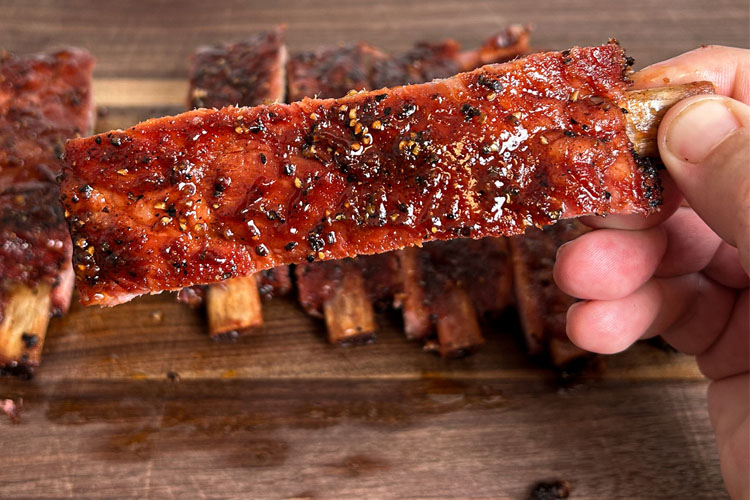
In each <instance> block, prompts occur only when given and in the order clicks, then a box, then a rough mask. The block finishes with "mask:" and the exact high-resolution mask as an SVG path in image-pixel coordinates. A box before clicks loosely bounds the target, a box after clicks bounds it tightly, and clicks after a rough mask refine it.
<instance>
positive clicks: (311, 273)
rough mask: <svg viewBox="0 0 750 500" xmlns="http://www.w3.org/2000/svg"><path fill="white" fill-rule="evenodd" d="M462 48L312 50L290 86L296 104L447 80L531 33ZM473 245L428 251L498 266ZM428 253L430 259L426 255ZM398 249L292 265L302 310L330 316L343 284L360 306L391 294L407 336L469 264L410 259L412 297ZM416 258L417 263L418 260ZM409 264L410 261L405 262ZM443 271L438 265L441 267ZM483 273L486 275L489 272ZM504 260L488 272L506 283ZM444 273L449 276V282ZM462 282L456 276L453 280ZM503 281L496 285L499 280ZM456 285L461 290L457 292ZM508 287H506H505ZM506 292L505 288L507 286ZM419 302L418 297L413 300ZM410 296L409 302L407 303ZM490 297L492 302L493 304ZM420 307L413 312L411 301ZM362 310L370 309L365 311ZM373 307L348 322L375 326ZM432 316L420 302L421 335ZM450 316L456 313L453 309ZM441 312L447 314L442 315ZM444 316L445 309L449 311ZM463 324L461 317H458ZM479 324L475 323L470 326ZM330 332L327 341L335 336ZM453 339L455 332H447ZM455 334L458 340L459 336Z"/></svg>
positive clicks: (297, 62)
mask: <svg viewBox="0 0 750 500" xmlns="http://www.w3.org/2000/svg"><path fill="white" fill-rule="evenodd" d="M459 49H460V47H459V44H458V43H457V42H455V41H454V40H446V41H443V42H438V43H420V44H418V45H417V46H416V47H415V48H414V49H412V50H410V51H408V52H407V53H405V54H403V55H401V56H396V57H391V56H386V55H384V54H383V53H381V52H379V51H378V50H377V49H375V48H373V47H370V46H368V45H365V44H358V45H354V46H345V47H339V48H336V49H324V50H320V51H317V52H314V53H308V54H300V55H297V56H294V57H292V58H291V60H290V67H291V68H292V69H291V70H290V71H289V88H290V91H292V92H294V94H293V99H295V100H297V99H301V98H303V97H306V96H305V95H303V92H306V93H307V96H312V95H315V96H318V97H336V96H338V95H343V94H344V93H345V92H346V91H348V90H349V89H351V88H355V89H373V88H379V87H383V86H393V85H403V84H407V83H421V82H423V81H426V80H431V79H434V78H441V77H446V76H449V75H451V74H454V73H456V72H458V71H460V70H462V69H474V67H476V66H479V65H480V62H485V63H489V62H500V61H504V60H507V59H510V58H512V57H515V56H518V55H519V54H522V53H525V52H526V51H527V50H528V30H527V29H525V28H523V27H520V26H511V27H509V28H507V29H506V30H504V31H503V32H501V33H499V34H497V35H495V36H493V37H491V38H490V39H489V40H487V41H486V42H485V44H484V45H483V46H482V47H481V48H480V49H478V50H472V51H464V52H461V51H460V50H459ZM471 243H472V241H471V240H469V241H466V240H461V241H451V242H446V243H441V242H434V243H431V244H430V246H431V247H432V250H433V252H432V253H436V252H437V253H439V249H441V248H443V245H446V246H445V250H446V254H447V253H448V252H450V253H451V254H454V255H461V253H462V250H463V249H462V248H461V247H463V246H464V245H469V246H470V247H471V248H470V249H468V250H469V253H471V254H472V257H471V260H472V261H473V262H477V263H479V262H482V264H481V265H488V264H489V265H496V264H499V263H498V262H494V261H493V262H490V261H488V258H491V257H489V256H488V255H484V254H482V253H481V252H478V251H477V250H478V249H479V248H478V247H477V245H471ZM486 248H488V245H484V246H481V249H486ZM430 255H431V254H430ZM400 257H403V256H400V255H399V252H386V253H384V254H376V255H363V256H360V257H357V258H355V259H344V260H341V261H324V262H313V263H303V264H299V265H298V266H297V267H296V270H295V274H296V277H297V287H298V290H299V297H300V303H301V304H302V306H303V307H304V308H305V310H306V311H307V312H308V313H309V314H312V315H316V316H320V315H322V314H323V311H324V310H326V311H327V312H329V313H330V312H331V311H335V310H334V309H332V308H330V307H329V308H327V309H326V308H325V307H324V305H325V303H326V302H327V301H329V300H333V297H335V296H336V294H337V292H338V290H340V289H341V288H343V287H344V286H348V290H347V293H348V294H349V295H353V294H357V293H360V294H362V295H363V299H360V300H359V301H358V303H364V301H369V302H370V303H372V302H375V303H377V304H379V305H387V304H390V303H392V302H393V299H394V298H395V297H398V299H397V300H396V303H397V305H403V304H405V305H406V306H405V307H403V309H404V313H405V324H406V330H407V334H409V331H410V330H411V329H410V326H412V323H411V322H410V319H412V320H413V319H414V318H415V316H417V315H418V311H420V310H423V309H422V303H423V302H424V301H425V300H427V295H430V298H431V297H433V296H436V295H440V294H441V293H445V294H446V295H449V294H450V290H449V289H452V288H455V287H454V283H453V282H452V281H451V278H453V277H454V275H455V276H458V275H461V276H464V275H465V274H466V273H462V272H460V271H458V269H464V270H466V269H468V268H470V267H474V266H472V264H468V265H466V264H467V262H468V261H469V259H466V260H463V259H460V258H456V259H449V260H450V265H451V266H453V268H452V269H446V270H445V272H442V269H436V268H435V267H429V268H423V267H422V266H419V264H420V262H415V263H416V264H417V265H418V267H419V269H418V270H417V271H418V272H419V275H420V277H419V280H417V281H416V282H413V283H411V282H409V283H406V285H408V286H409V287H410V290H411V293H410V294H405V293H403V286H404V283H403V281H404V280H407V281H408V280H409V279H410V278H411V277H412V274H409V275H404V274H403V273H402V269H401V261H400ZM420 261H421V259H420ZM406 264H407V265H408V262H406ZM439 267H440V266H438V268H439ZM484 271H485V272H484V273H483V274H484V275H486V274H488V273H487V272H486V269H485V270H484ZM508 271H509V267H508V266H507V259H506V260H505V261H503V262H502V267H501V268H491V270H490V271H489V274H492V275H493V276H498V275H500V276H503V277H504V278H505V280H504V281H505V282H507V281H508V278H509V277H510V273H509V272H508ZM435 273H439V274H440V276H441V277H443V279H440V280H438V279H432V277H433V276H432V275H434V274H435ZM349 274H352V275H353V274H357V275H362V277H363V279H347V275H349ZM448 274H449V275H450V276H451V278H449V277H448ZM456 279H459V278H456ZM504 281H503V280H502V279H500V280H499V281H498V283H500V282H504ZM359 282H361V283H363V286H362V288H361V290H360V289H357V288H355V287H354V285H355V284H356V283H359ZM428 283H429V286H433V287H434V286H439V287H440V289H439V290H435V289H432V290H431V291H430V292H429V293H427V292H426V291H425V290H423V288H425V287H426V286H428ZM460 286H461V285H458V287H459V288H460ZM508 286H509V284H508ZM506 288H508V287H506ZM486 290H487V292H488V293H487V294H486V297H489V296H490V294H491V291H492V290H494V287H490V288H489V289H486ZM506 295H507V293H500V294H499V295H498V297H500V298H499V299H498V300H500V301H504V300H505V299H506ZM417 297H419V298H417ZM412 299H414V300H412ZM491 300H492V299H491ZM417 303H419V304H420V307H418V308H416V309H415V306H416V304H417ZM479 308H480V309H485V308H486V304H480V305H479ZM365 309H367V310H368V311H365ZM371 309H372V308H371V307H365V306H362V307H361V308H359V309H358V310H355V312H359V313H360V317H361V318H360V320H359V321H357V320H356V318H349V322H350V323H352V322H353V323H367V324H370V325H373V326H374V321H369V319H370V317H371V316H372V314H371V313H370V312H369V311H371ZM431 310H432V312H430V311H429V310H427V304H424V311H425V313H424V315H423V317H421V316H420V317H419V319H420V320H423V321H422V323H421V324H422V325H423V326H424V328H423V330H422V331H421V335H419V336H420V337H423V336H426V335H428V334H430V333H432V332H433V330H434V328H435V326H436V323H437V317H438V315H437V310H436V309H435V307H431ZM451 310H452V311H455V310H456V308H451ZM443 312H446V311H443ZM446 313H447V314H449V312H446ZM462 319H463V318H462ZM345 321H347V319H345V318H326V322H327V324H328V323H331V322H334V323H336V322H345ZM474 323H476V321H474ZM458 330H460V332H465V331H467V329H466V328H460V329H458ZM330 333H331V332H330V331H329V338H331V337H332V335H331V334H330ZM353 333H354V334H356V338H357V339H361V338H363V337H364V336H366V335H368V334H369V335H372V334H374V330H373V331H365V329H364V328H360V329H359V331H353ZM444 334H446V335H448V336H450V335H451V334H453V332H447V331H446V332H444ZM460 335H461V334H460V333H458V334H457V335H456V336H457V337H459V336H460ZM476 337H479V338H481V334H479V331H478V328H477V334H476V335H473V336H471V338H472V339H474V338H476ZM456 340H457V341H456V342H453V341H451V342H450V343H451V344H452V345H458V344H461V347H460V350H461V351H462V352H463V351H466V350H468V349H469V346H467V345H465V342H463V341H461V340H459V339H456Z"/></svg>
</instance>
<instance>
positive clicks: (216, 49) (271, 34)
mask: <svg viewBox="0 0 750 500" xmlns="http://www.w3.org/2000/svg"><path fill="white" fill-rule="evenodd" d="M286 59H287V52H286V46H285V45H284V29H283V28H280V27H279V28H276V29H273V30H271V31H267V32H264V33H261V34H259V35H256V36H255V37H253V38H249V39H247V40H245V41H242V42H237V43H231V44H223V45H216V46H211V47H201V48H200V49H198V50H196V52H195V54H193V56H192V58H191V67H190V95H189V103H188V106H189V107H190V108H222V107H224V106H231V105H235V106H256V105H258V104H264V103H268V102H282V101H284V94H285V88H286Z"/></svg>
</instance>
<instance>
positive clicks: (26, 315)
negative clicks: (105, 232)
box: [0, 49, 94, 376]
mask: <svg viewBox="0 0 750 500" xmlns="http://www.w3.org/2000/svg"><path fill="white" fill-rule="evenodd" d="M92 67H93V59H92V58H91V56H89V54H88V53H86V52H84V51H82V50H78V49H67V50H61V51H59V52H55V53H51V54H38V55H33V56H14V55H11V54H8V53H1V54H0V278H1V280H0V373H10V374H16V375H20V376H30V375H31V373H32V371H33V368H34V367H36V366H38V364H39V361H40V359H41V352H42V347H43V344H44V339H45V335H46V331H47V324H48V322H49V318H50V315H60V314H63V313H64V312H65V311H67V309H68V306H69V305H70V298H71V292H72V290H73V269H72V267H71V255H72V244H71V240H70V234H69V233H68V229H67V225H66V223H65V219H64V216H63V209H62V207H61V206H60V205H59V203H58V198H59V196H60V193H59V189H58V186H57V184H56V181H55V177H56V176H57V175H58V174H59V173H60V170H61V168H62V162H61V161H60V157H61V155H62V152H63V147H64V142H65V140H66V139H69V138H73V137H76V136H78V135H80V134H88V133H90V131H91V126H92V123H93V114H94V106H93V102H92V97H91V72H92Z"/></svg>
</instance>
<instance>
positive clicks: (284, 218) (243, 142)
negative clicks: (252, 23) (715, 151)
mask: <svg viewBox="0 0 750 500" xmlns="http://www.w3.org/2000/svg"><path fill="white" fill-rule="evenodd" d="M627 70H628V60H627V59H626V57H625V54H624V52H623V51H622V49H621V48H620V47H619V45H617V44H616V43H609V44H606V45H603V46H600V47H590V48H573V49H571V50H569V51H564V52H549V53H540V54H534V55H531V56H528V57H526V58H524V59H519V60H515V61H512V62H509V63H505V64H499V65H488V66H485V67H483V68H480V69H478V70H475V71H472V72H468V73H463V74H460V75H457V76H455V77H452V78H449V79H446V80H440V81H434V82H431V83H427V84H421V85H412V86H406V87H397V88H392V89H383V90H378V91H372V92H361V93H357V94H353V95H349V96H347V97H344V98H341V99H326V100H320V99H305V100H303V101H301V102H298V103H294V104H291V105H281V104H276V105H270V106H259V107H256V108H232V107H229V108H224V109H221V110H196V111H192V112H188V113H184V114H182V115H179V116H176V117H166V118H161V119H155V120H149V121H146V122H144V123H142V124H140V125H137V126H135V127H132V128H130V129H128V130H127V131H113V132H109V133H107V134H101V135H98V136H96V137H90V138H86V139H76V140H72V141H69V142H68V143H67V145H66V168H65V175H64V178H63V181H62V201H63V204H64V206H65V208H66V209H67V210H68V211H69V214H70V215H69V218H68V222H69V225H70V228H71V233H72V234H73V236H74V239H76V240H79V239H80V240H82V241H84V242H85V246H86V247H89V246H91V247H93V248H94V250H93V254H91V253H90V251H84V249H83V248H78V247H77V248H76V249H74V257H73V258H74V264H75V267H76V274H77V279H78V285H79V290H80V291H81V296H82V302H83V303H85V304H102V305H114V304H117V303H120V302H123V301H126V300H128V299H130V298H132V297H134V296H136V295H139V294H142V293H149V292H156V291H161V290H168V289H179V288H182V287H184V286H190V285H193V284H198V283H209V282H214V281H219V280H222V279H227V278H230V277H233V276H240V275H248V274H252V273H255V272H258V271H261V270H264V269H269V268H271V267H275V266H278V265H283V264H290V263H294V262H302V261H305V260H307V261H314V260H329V259H338V258H343V257H350V256H354V255H357V254H372V253H380V252H385V251H389V250H394V249H397V248H401V247H404V246H408V245H414V244H418V243H421V242H426V241H430V240H433V239H452V238H458V237H472V238H480V237H484V236H502V235H513V234H519V233H522V232H523V231H525V229H526V228H527V227H529V226H535V225H536V226H544V225H548V224H552V223H554V222H555V221H556V220H557V219H559V218H564V217H576V216H579V215H584V214H607V213H633V214H648V213H651V212H653V211H654V210H656V207H657V206H658V205H659V203H660V198H661V189H660V186H659V181H658V177H657V175H656V171H655V169H653V168H649V167H648V166H645V165H644V164H643V163H641V162H639V161H638V158H636V156H635V155H634V153H633V152H632V150H631V149H632V145H631V143H630V141H629V139H628V137H627V133H626V126H625V114H624V112H623V110H622V109H621V107H620V106H621V105H623V103H624V97H625V95H624V92H625V90H626V89H627V87H628V85H629V80H628V78H627ZM365 127H366V129H365Z"/></svg>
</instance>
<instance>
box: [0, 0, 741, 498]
mask: <svg viewBox="0 0 750 500" xmlns="http://www.w3.org/2000/svg"><path fill="white" fill-rule="evenodd" d="M748 18H749V8H748V3H747V0H717V1H714V2H711V3H709V2H704V1H696V0H689V1H684V2H666V1H658V0H651V1H648V0H635V1H630V2H607V1H593V0H574V1H569V2H551V1H550V2H539V1H536V2H530V1H521V0H510V1H505V2H492V1H489V0H484V1H483V0H470V1H463V2H462V1H458V0H453V1H448V0H433V1H431V2H414V3H408V2H402V1H399V0H388V1H385V2H380V3H377V4H375V3H373V2H357V1H354V0H349V1H346V2H343V1H331V0H326V1H322V0H318V1H316V2H312V1H300V2H293V1H291V0H285V1H279V2H272V1H268V0H266V1H240V0H234V1H230V0H211V1H201V0H192V1H176V0H173V1H160V2H139V3H136V2H130V1H124V0H120V1H116V2H96V1H84V0H77V1H52V0H49V1H39V2H28V1H25V0H18V1H0V48H5V49H8V50H12V51H18V52H32V51H38V50H44V49H49V48H53V47H59V46H62V45H78V46H82V47H86V48H87V49H89V50H90V51H92V52H93V53H94V54H95V55H96V57H97V59H98V64H97V69H96V72H95V78H96V81H95V94H96V100H97V103H98V104H99V106H100V108H101V110H100V116H99V122H98V125H97V128H98V129H100V130H103V129H108V128H111V127H124V126H128V125H131V124H132V123H134V122H135V121H136V120H139V119H143V118H146V117H149V116H154V115H158V114H162V113H165V112H177V111H180V110H181V109H182V107H183V106H184V100H185V95H186V89H187V85H186V82H185V77H186V74H187V62H186V61H187V56H188V54H189V53H190V52H191V51H192V50H193V48H194V47H196V46H198V45H201V44H206V43H211V42H217V41H228V40H234V39H239V38H242V37H244V36H246V35H247V34H250V33H254V32H257V31H259V30H263V29H265V28H268V27H270V26H272V25H275V24H277V23H286V25H287V27H288V32H287V36H288V43H289V47H290V50H291V51H292V52H294V51H300V50H304V49H308V48H312V47H317V46H319V45H322V44H334V43H337V42H339V41H352V40H360V39H361V40H365V41H368V42H370V43H373V44H375V45H378V46H380V47H382V48H383V49H386V50H393V51H396V50H402V49H405V48H407V47H409V46H410V45H411V44H412V43H413V42H414V41H417V40H425V39H427V40H434V39H440V38H443V37H453V38H456V39H457V40H459V41H460V42H462V43H464V44H465V45H466V46H472V45H475V44H477V43H478V42H479V41H480V40H482V39H483V38H485V37H486V36H488V35H489V34H491V33H492V32H493V31H494V30H496V29H497V28H498V27H499V26H502V25H504V24H506V23H509V22H520V23H531V24H533V25H535V27H536V32H535V33H534V38H533V44H534V46H535V47H538V48H550V49H559V48H564V47H568V46H569V45H573V44H595V43H600V42H603V41H605V40H606V39H607V38H609V37H616V38H618V39H619V40H620V41H621V42H622V44H623V45H624V46H625V47H626V49H628V50H629V53H630V54H631V55H633V56H634V57H635V58H636V61H637V62H636V66H637V67H642V66H643V65H645V64H648V63H652V62H655V61H658V60H661V59H664V58H667V57H670V56H673V55H676V54H678V53H680V52H682V51H685V50H689V49H691V48H694V47H697V46H699V45H700V44H702V43H706V44H708V43H717V44H726V45H735V46H743V47H747V46H748V44H749V43H750V41H749V40H748V38H749V37H750V32H749V31H750V28H749V19H748ZM264 314H265V318H266V324H265V326H264V327H263V328H260V329H258V330H256V331H253V332H250V333H248V334H246V335H245V336H243V337H241V338H240V339H239V340H237V341H236V342H234V343H216V342H211V341H209V340H208V338H207V337H206V336H205V334H204V330H205V323H204V322H205V320H204V318H203V317H202V316H201V314H200V312H196V311H191V310H189V309H188V308H186V307H184V306H182V305H181V304H178V303H176V302H175V301H174V297H173V296H172V295H166V294H165V295H162V296H155V297H146V298H142V299H138V300H135V301H133V302H131V303H128V304H126V305H123V306H120V307H117V308H114V309H86V310H84V309H82V308H81V307H80V306H77V305H76V306H74V307H73V310H72V311H71V313H70V314H69V315H68V316H67V317H65V318H61V319H56V320H53V322H52V325H51V329H50V332H49V336H48V341H47V344H46V345H45V353H44V361H43V366H42V367H41V369H39V370H38V372H37V375H36V377H35V378H34V379H33V380H31V381H18V380H11V379H0V398H4V397H12V398H16V399H18V398H23V413H22V418H21V422H20V424H18V425H13V424H11V423H10V421H9V420H8V419H5V418H2V419H0V450H1V451H2V459H1V461H0V498H2V499H21V498H35V499H42V498H43V499H51V498H75V499H83V498H111V499H123V498H154V499H162V498H178V499H192V498H199V499H219V498H237V499H240V498H290V497H301V498H316V499H318V498H498V499H524V498H527V497H528V495H529V490H530V488H531V487H532V485H533V484H534V483H536V482H537V481H540V480H549V479H564V480H567V481H569V482H570V484H571V485H572V494H571V498H572V499H576V500H579V499H625V498H628V499H635V498H638V499H682V498H691V499H713V498H726V493H724V491H723V487H722V482H721V477H720V475H719V469H718V460H717V454H716V451H715V447H714V443H713V437H712V432H711V428H710V425H709V421H708V416H707V412H706V408H705V401H704V398H705V390H706V382H705V381H704V380H703V379H702V377H701V376H700V374H699V373H698V371H697V369H696V367H695V364H694V362H693V361H692V359H691V358H688V357H686V356H682V355H679V354H676V353H670V352H667V351H664V350H662V349H658V348H656V347H653V346H651V345H648V344H640V345H638V346H636V347H635V348H634V349H631V350H630V351H628V352H626V353H623V354H620V355H616V356H612V357H609V358H606V359H604V358H602V361H601V362H602V363H603V365H604V369H597V370H591V371H590V372H587V373H584V374H583V375H581V376H579V377H577V378H575V380H571V379H570V378H566V377H564V376H562V377H561V376H560V375H558V374H556V373H555V372H554V371H552V370H549V369H547V368H545V367H544V366H542V365H540V364H538V363H535V362H534V361H533V360H529V359H528V357H527V356H526V355H525V353H524V350H523V345H522V339H521V338H520V335H519V333H518V325H517V324H516V320H515V319H514V317H513V315H512V314H509V315H508V316H507V317H505V318H504V319H503V320H501V321H497V322H496V323H495V324H492V325H486V328H485V333H486V335H487V341H488V342H487V345H486V346H485V347H484V348H483V349H482V350H481V352H479V353H478V354H476V355H474V356H472V357H469V358H466V359H462V360H455V361H446V360H442V359H439V358H437V357H435V356H434V355H432V354H429V353H423V352H421V350H420V348H419V347H417V346H416V345H414V344H410V343H408V342H406V341H405V340H404V339H403V335H402V334H401V333H400V331H399V322H398V320H397V318H396V317H395V316H387V315H386V316H381V317H380V318H379V321H380V324H381V326H382V331H381V333H380V336H379V337H378V342H377V343H376V344H375V345H371V346H367V347H357V348H336V347H332V346H329V345H327V344H326V343H325V341H324V335H325V333H324V327H323V325H322V323H321V322H320V321H317V320H314V319H311V318H309V317H307V316H305V315H304V314H303V313H302V312H301V311H300V309H299V307H298V306H297V305H296V304H295V303H294V301H293V300H292V299H280V300H274V301H272V302H271V303H269V304H266V306H265V308H264ZM170 372H171V373H173V374H177V376H176V377H172V379H170V378H169V377H168V376H167V374H168V373H170Z"/></svg>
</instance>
